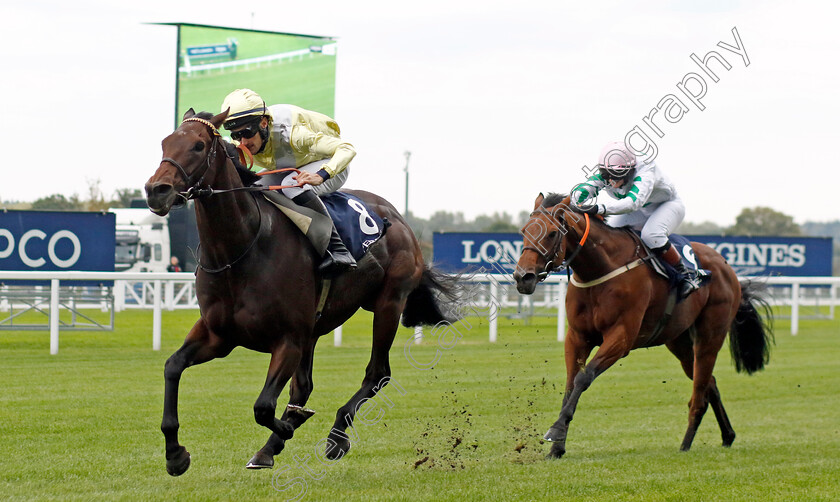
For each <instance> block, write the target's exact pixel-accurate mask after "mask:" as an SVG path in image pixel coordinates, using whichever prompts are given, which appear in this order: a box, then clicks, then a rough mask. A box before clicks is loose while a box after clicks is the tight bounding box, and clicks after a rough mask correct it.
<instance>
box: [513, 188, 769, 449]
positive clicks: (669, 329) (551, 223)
mask: <svg viewBox="0 0 840 502" xmlns="http://www.w3.org/2000/svg"><path fill="white" fill-rule="evenodd" d="M569 203H570V200H569V197H568V196H565V195H558V194H549V196H548V197H546V198H544V197H543V194H540V195H539V197H537V200H536V202H535V204H534V212H533V213H531V218H530V220H529V221H528V223H527V224H526V225H525V227H523V229H522V234H523V236H524V247H523V251H522V255H521V257H520V259H519V263H518V264H517V267H516V272H515V273H514V278H515V280H516V287H517V289H518V290H519V292H520V293H523V294H531V293H533V292H534V289H535V287H536V285H537V282H538V281H540V280H542V279H544V278H545V276H546V275H548V274H549V273H551V272H552V271H553V270H555V269H557V268H558V267H559V266H560V265H562V266H566V267H567V266H569V265H571V266H572V268H573V269H574V274H573V275H572V276H571V278H572V280H571V281H570V285H569V289H568V292H567V294H566V316H567V319H568V322H569V328H568V331H567V333H566V340H565V354H566V391H565V393H564V395H563V406H562V410H561V412H560V417H559V418H558V419H557V421H556V422H555V423H554V425H552V426H551V428H550V429H549V430H548V432H547V433H546V435H545V439H546V440H548V441H551V442H552V446H551V452H550V454H549V457H553V458H559V457H561V456H563V454H564V453H565V452H566V434H567V432H568V429H569V422H570V421H571V420H572V417H573V416H574V413H575V408H576V407H577V404H578V400H579V399H580V396H581V394H582V393H583V392H584V391H585V390H586V389H588V388H589V386H590V385H591V384H592V381H593V380H595V378H596V377H597V376H598V375H600V374H601V373H603V372H604V371H606V370H607V369H608V368H609V367H610V366H612V365H613V364H615V362H616V361H618V360H619V359H621V358H622V357H625V356H626V355H627V354H628V353H629V352H630V351H631V350H633V349H638V348H642V347H650V346H655V345H662V344H664V345H665V346H666V347H668V350H670V351H671V352H672V353H673V354H674V355H675V356H677V359H679V360H680V364H682V368H683V371H685V374H686V375H687V376H688V378H690V379H691V380H693V389H692V394H691V401H690V402H689V413H688V429H687V430H686V433H685V437H684V438H683V441H682V445H681V447H680V449H681V450H682V451H686V450H688V449H689V448H691V442H692V441H693V440H694V435H695V433H696V432H697V427H698V426H699V425H700V421H701V420H702V418H703V414H704V413H705V412H706V409H707V408H708V406H709V405H711V406H712V410H713V411H714V413H715V417H716V418H717V421H718V425H720V431H721V436H722V437H723V446H730V445H731V444H732V442H733V441H734V440H735V431H734V430H733V429H732V426H731V425H730V423H729V418H728V417H727V416H726V411H725V410H724V409H723V403H721V399H720V393H719V392H718V388H717V384H716V382H715V378H714V376H712V370H713V369H714V367H715V360H716V359H717V355H718V351H719V350H720V348H721V346H722V345H723V341H724V339H725V338H726V333H727V331H728V332H729V333H730V337H729V342H730V348H731V351H732V356H733V359H734V362H735V366H736V369H737V370H738V371H739V372H740V371H746V372H747V373H750V374H751V373H753V372H755V371H758V370H761V369H763V368H764V365H765V364H766V363H767V362H768V361H769V345H770V343H771V338H772V332H771V330H770V329H769V326H767V325H765V322H764V320H763V319H762V317H761V315H760V314H759V312H758V311H757V310H756V304H757V305H759V306H761V307H764V309H765V318H766V316H767V314H768V312H767V311H766V309H767V304H766V303H765V302H764V301H763V300H761V299H760V298H759V297H757V296H756V295H755V292H754V286H751V285H749V284H747V285H746V286H745V287H743V288H742V287H741V285H740V284H739V282H738V278H737V277H736V276H735V272H734V271H733V270H732V267H730V266H729V265H728V264H727V263H726V261H725V260H724V259H723V257H722V256H721V255H720V254H719V253H718V252H717V251H715V250H714V249H712V248H710V247H708V246H706V245H704V244H701V243H698V242H692V243H691V247H692V249H693V251H694V254H695V256H696V258H697V259H698V261H699V263H700V264H702V267H703V268H705V269H707V270H709V271H711V279H710V281H709V282H708V283H707V284H706V286H704V287H702V288H701V289H699V290H698V291H696V292H695V293H693V294H692V295H690V296H689V297H688V298H686V299H685V300H683V301H682V302H680V303H677V304H676V306H674V308H673V311H672V312H671V314H670V318H668V317H667V316H666V314H665V311H666V303H667V302H666V301H667V299H668V296H669V287H668V281H667V280H665V279H664V278H663V277H661V276H659V275H657V274H656V272H654V271H653V269H652V268H651V267H649V266H644V265H643V264H644V262H645V261H647V260H648V259H649V258H648V255H647V254H646V253H645V252H644V251H642V250H643V249H644V247H643V246H642V245H641V240H640V239H639V238H638V237H637V236H636V235H635V234H634V233H632V232H630V231H627V230H626V229H617V228H612V227H610V226H608V225H607V224H605V223H604V222H603V221H602V220H601V219H599V218H592V219H590V218H589V216H588V215H585V214H581V213H579V212H575V211H574V209H572V208H570V207H569ZM640 260H641V261H640ZM561 262H562V263H561ZM558 264H559V265H558ZM638 265H642V266H638ZM663 317H665V319H666V322H663V323H660V320H662V319H663ZM595 346H598V350H597V351H596V352H595V355H594V356H593V357H592V359H591V360H589V362H587V359H588V358H589V355H590V353H591V352H592V350H593V349H594V347H595Z"/></svg>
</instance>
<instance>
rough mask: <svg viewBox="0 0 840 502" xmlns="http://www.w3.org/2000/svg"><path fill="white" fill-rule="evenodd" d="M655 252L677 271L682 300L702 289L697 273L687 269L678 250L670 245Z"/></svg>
mask: <svg viewBox="0 0 840 502" xmlns="http://www.w3.org/2000/svg"><path fill="white" fill-rule="evenodd" d="M654 251H655V252H657V253H658V254H659V255H660V256H662V259H663V260H664V261H665V262H667V263H668V264H669V265H671V266H672V267H674V270H676V271H677V274H678V276H679V284H678V286H677V287H678V288H679V295H680V299H682V298H687V297H688V295H690V294H691V293H694V292H695V291H697V290H698V289H700V286H701V283H700V278H699V277H698V276H697V272H696V271H695V270H689V269H687V268H685V265H684V264H683V262H682V259H681V258H680V255H679V253H677V250H676V249H675V248H674V246H672V245H671V243H668V244H666V245H665V246H663V247H661V248H657V249H654Z"/></svg>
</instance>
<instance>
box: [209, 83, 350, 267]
mask: <svg viewBox="0 0 840 502" xmlns="http://www.w3.org/2000/svg"><path fill="white" fill-rule="evenodd" d="M225 110H227V111H228V116H227V118H226V119H225V124H224V126H225V129H227V130H229V131H230V137H231V139H233V140H234V141H235V142H236V143H237V145H238V146H239V147H240V148H242V149H245V150H247V151H248V152H250V153H251V155H253V158H254V166H253V167H252V169H254V170H256V171H262V170H266V169H267V170H275V169H282V168H287V167H294V168H297V169H300V170H301V173H299V174H297V173H293V174H289V175H285V176H282V178H281V179H280V180H279V182H278V183H276V184H278V185H294V184H296V183H303V186H301V187H293V188H284V189H282V190H281V191H282V193H283V194H284V195H285V196H287V197H288V198H290V199H292V201H293V202H295V203H296V204H298V205H299V206H303V207H306V208H309V209H311V210H313V211H317V212H318V213H320V214H323V215H325V216H327V217H328V218H329V213H328V212H327V208H326V206H324V203H323V202H321V199H319V198H318V196H319V195H325V194H328V193H332V192H335V191H336V190H338V189H339V188H341V187H342V186H343V185H344V183H345V181H347V176H348V173H349V171H348V169H347V166H348V165H349V164H350V161H351V160H353V157H354V156H355V155H356V150H355V149H354V148H353V145H351V144H350V143H348V142H346V141H344V140H342V139H341V136H340V133H341V131H340V129H339V127H338V124H337V123H336V121H335V120H333V119H332V118H330V117H328V116H326V115H323V114H321V113H318V112H314V111H310V110H304V109H303V108H300V107H298V106H294V105H288V104H279V105H273V106H266V104H265V101H264V100H263V99H262V98H261V97H260V96H259V94H257V93H256V92H254V91H252V90H250V89H237V90H235V91H233V92H231V93H230V94H228V95H227V97H225V100H224V102H223V103H222V112H224V111H225ZM271 184H275V183H271ZM355 267H356V261H355V260H354V259H353V256H352V255H351V254H350V252H349V251H348V250H347V248H346V247H345V246H344V243H343V242H342V241H341V238H340V237H339V236H338V232H337V231H336V229H335V227H334V226H333V228H332V234H331V236H330V239H329V244H328V246H327V251H326V254H325V255H324V261H323V262H322V263H321V266H320V267H319V269H320V270H321V272H322V273H324V274H327V275H335V274H338V273H340V272H342V271H345V270H347V269H351V268H355Z"/></svg>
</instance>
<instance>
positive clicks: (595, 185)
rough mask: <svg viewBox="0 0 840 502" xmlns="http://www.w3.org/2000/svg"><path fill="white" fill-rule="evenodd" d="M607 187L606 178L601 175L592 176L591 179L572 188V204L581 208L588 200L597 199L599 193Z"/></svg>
mask: <svg viewBox="0 0 840 502" xmlns="http://www.w3.org/2000/svg"><path fill="white" fill-rule="evenodd" d="M605 186H606V183H605V182H604V178H602V177H601V175H600V174H596V175H594V176H590V177H589V179H587V180H586V181H584V182H583V183H579V184H577V185H575V187H574V188H572V192H571V198H572V203H573V204H575V205H577V206H579V205H581V204H583V203H584V202H586V201H587V200H589V199H593V198H595V197H596V196H597V195H598V191H599V190H601V189H602V188H604V187H605Z"/></svg>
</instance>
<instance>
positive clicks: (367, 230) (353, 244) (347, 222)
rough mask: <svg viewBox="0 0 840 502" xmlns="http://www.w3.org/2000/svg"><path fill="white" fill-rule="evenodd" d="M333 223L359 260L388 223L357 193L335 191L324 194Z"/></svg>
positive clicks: (349, 249)
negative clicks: (356, 194)
mask: <svg viewBox="0 0 840 502" xmlns="http://www.w3.org/2000/svg"><path fill="white" fill-rule="evenodd" d="M321 200H322V201H323V202H324V205H325V206H327V211H329V213H330V216H331V217H332V220H333V224H334V225H335V228H336V230H338V235H339V236H340V237H341V240H342V241H344V245H345V246H346V247H347V250H348V251H350V254H352V255H353V258H355V259H356V260H357V261H358V260H360V259H361V258H362V256H364V255H365V253H366V252H367V250H368V249H369V248H370V246H371V245H373V243H374V242H376V241H378V240H379V238H380V237H382V235H383V234H384V233H385V229H386V228H387V226H388V224H387V223H385V222H383V220H382V218H380V217H379V215H378V214H376V213H375V212H373V211H372V210H371V209H370V208H369V207H368V206H367V204H365V203H364V202H362V200H361V199H359V198H358V197H356V196H355V195H350V194H348V193H344V192H333V193H330V194H327V195H322V196H321Z"/></svg>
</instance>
